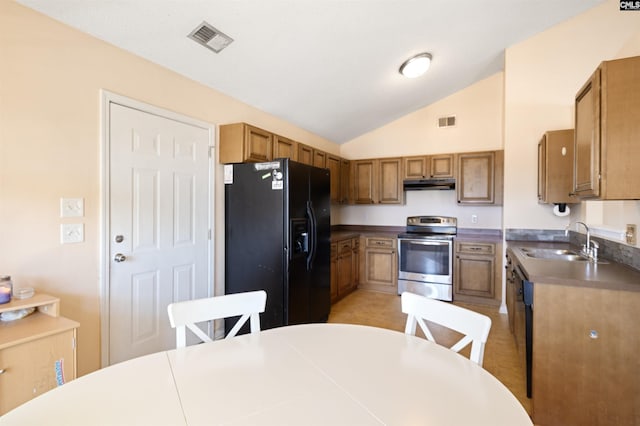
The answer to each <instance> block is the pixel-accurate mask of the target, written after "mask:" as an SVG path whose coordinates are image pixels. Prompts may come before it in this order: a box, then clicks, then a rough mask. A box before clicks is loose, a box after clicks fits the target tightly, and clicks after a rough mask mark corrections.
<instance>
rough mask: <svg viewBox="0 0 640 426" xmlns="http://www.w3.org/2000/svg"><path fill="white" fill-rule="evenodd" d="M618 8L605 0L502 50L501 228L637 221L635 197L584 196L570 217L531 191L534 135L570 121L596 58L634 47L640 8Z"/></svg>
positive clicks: (637, 51)
mask: <svg viewBox="0 0 640 426" xmlns="http://www.w3.org/2000/svg"><path fill="white" fill-rule="evenodd" d="M618 8H619V2H618V1H608V2H606V3H604V4H602V5H600V6H598V7H596V8H594V9H592V10H590V11H588V12H586V13H584V14H582V15H580V16H578V17H576V18H574V19H571V20H569V21H567V22H565V23H562V24H560V25H557V26H555V27H553V28H551V29H549V30H547V31H545V32H543V33H541V34H538V35H536V36H534V37H531V38H529V39H528V40H526V41H524V42H522V43H519V44H517V45H515V46H513V47H511V48H509V49H507V50H506V54H505V58H506V59H505V203H504V225H505V228H533V229H563V228H564V227H565V226H566V225H567V224H568V223H569V221H570V220H571V221H575V220H584V221H586V222H587V223H588V224H589V225H600V224H601V223H602V224H604V225H605V227H616V228H618V227H620V226H621V224H623V223H640V205H639V203H638V202H637V201H627V202H588V204H593V205H592V206H591V207H590V208H587V206H585V205H583V206H580V205H573V206H571V210H572V213H571V215H570V216H569V217H557V216H554V215H553V214H552V206H548V205H539V204H538V203H537V199H536V194H537V143H538V141H539V139H540V137H541V135H542V134H543V133H544V132H545V131H547V130H554V129H565V128H573V113H574V108H573V101H574V98H575V94H576V92H577V91H578V90H579V89H580V87H581V86H582V85H583V84H584V83H585V82H586V81H587V79H588V78H589V76H590V75H591V74H592V72H593V71H594V70H595V69H596V67H597V66H598V64H599V63H600V62H601V61H603V60H610V59H616V58H621V57H627V56H635V55H640V13H637V12H622V11H619V10H618ZM635 184H637V183H635ZM583 204H585V203H583ZM587 212H590V213H589V214H587Z"/></svg>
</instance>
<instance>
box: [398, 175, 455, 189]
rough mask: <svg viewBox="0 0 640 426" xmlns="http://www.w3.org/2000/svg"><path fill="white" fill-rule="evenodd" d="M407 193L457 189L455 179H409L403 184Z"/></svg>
mask: <svg viewBox="0 0 640 426" xmlns="http://www.w3.org/2000/svg"><path fill="white" fill-rule="evenodd" d="M403 187H404V190H405V191H430V190H448V189H456V180H455V179H453V178H429V179H408V180H405V181H404V183H403Z"/></svg>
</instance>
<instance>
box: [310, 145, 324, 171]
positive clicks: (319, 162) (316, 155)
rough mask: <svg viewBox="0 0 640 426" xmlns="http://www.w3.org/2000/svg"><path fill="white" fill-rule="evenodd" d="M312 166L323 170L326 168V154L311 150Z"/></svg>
mask: <svg viewBox="0 0 640 426" xmlns="http://www.w3.org/2000/svg"><path fill="white" fill-rule="evenodd" d="M313 165H314V166H316V167H320V168H322V169H324V168H325V167H327V153H326V152H324V151H320V150H319V149H314V150H313Z"/></svg>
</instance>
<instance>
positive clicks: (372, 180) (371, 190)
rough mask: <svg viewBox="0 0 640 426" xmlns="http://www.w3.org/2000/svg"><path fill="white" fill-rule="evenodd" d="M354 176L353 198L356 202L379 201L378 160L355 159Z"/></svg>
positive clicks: (353, 163) (368, 202)
mask: <svg viewBox="0 0 640 426" xmlns="http://www.w3.org/2000/svg"><path fill="white" fill-rule="evenodd" d="M351 164H352V171H353V173H352V174H351V175H352V177H353V191H354V193H353V200H354V202H355V203H356V204H374V203H376V202H377V196H376V190H377V185H376V182H377V177H378V174H377V172H376V167H377V164H378V162H377V160H354V161H352V162H351Z"/></svg>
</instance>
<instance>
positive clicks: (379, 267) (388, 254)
mask: <svg viewBox="0 0 640 426" xmlns="http://www.w3.org/2000/svg"><path fill="white" fill-rule="evenodd" d="M362 238H363V240H364V253H363V255H362V256H363V262H361V265H360V267H361V274H360V283H359V284H358V288H364V289H368V290H375V291H381V292H384V293H391V294H397V293H398V255H397V250H396V247H397V244H398V242H397V241H398V240H397V239H396V238H391V237H383V236H365V237H362Z"/></svg>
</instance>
